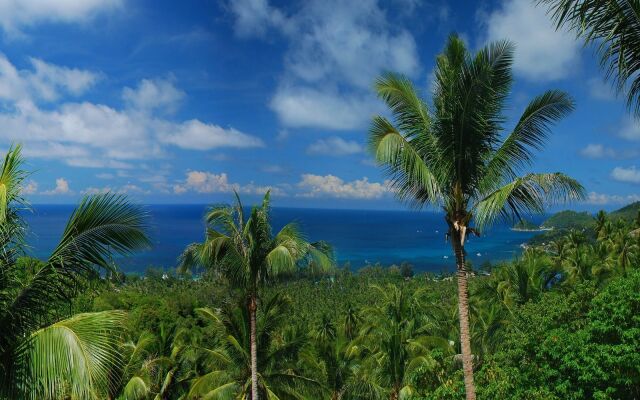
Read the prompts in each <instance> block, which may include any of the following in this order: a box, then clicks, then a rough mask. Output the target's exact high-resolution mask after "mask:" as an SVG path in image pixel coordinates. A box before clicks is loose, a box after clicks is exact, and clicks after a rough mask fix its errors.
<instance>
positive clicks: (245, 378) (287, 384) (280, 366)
mask: <svg viewBox="0 0 640 400" xmlns="http://www.w3.org/2000/svg"><path fill="white" fill-rule="evenodd" d="M245 305H246V303H245V301H244V300H242V301H241V302H240V304H236V303H227V304H225V305H224V306H223V307H222V309H220V310H212V309H210V308H201V309H198V312H199V314H200V315H201V317H202V318H203V319H204V320H205V321H207V322H209V323H210V324H211V326H212V327H213V328H214V332H215V333H216V337H217V338H218V339H219V341H220V344H219V346H217V347H215V348H213V349H202V352H203V354H204V356H203V358H204V360H205V361H204V364H205V367H206V370H205V371H204V373H203V374H202V375H201V376H199V377H197V378H195V379H194V380H193V382H192V385H191V389H190V390H189V393H188V394H187V396H186V398H187V399H201V398H206V399H228V398H229V399H230V398H235V399H249V398H253V397H250V396H253V394H252V390H253V382H252V379H253V377H252V376H253V374H254V370H253V365H252V360H253V358H254V357H252V356H251V350H252V349H254V347H253V346H252V344H251V341H252V340H253V338H252V334H251V321H250V320H251V317H250V315H249V309H248V308H246V307H244V306H245ZM290 308H291V300H290V299H289V298H288V297H286V296H284V295H282V294H275V295H274V296H273V297H271V298H270V299H268V301H266V302H265V303H264V305H263V307H261V308H260V310H259V311H258V313H257V314H258V315H257V331H256V337H257V342H256V345H257V346H256V347H255V349H256V351H257V353H258V354H259V355H260V357H259V359H258V365H257V367H258V368H257V370H255V374H256V375H257V376H258V393H259V395H260V396H261V397H263V398H268V399H283V398H287V399H288V398H296V399H298V398H305V397H303V394H304V393H305V391H311V392H313V391H314V390H315V392H317V391H318V390H319V388H320V384H319V383H318V382H316V381H315V380H313V379H310V378H307V377H305V376H303V375H302V374H301V373H300V371H298V370H297V369H296V367H295V365H296V361H297V360H298V359H299V357H300V354H301V352H302V351H303V349H304V347H305V346H306V344H307V339H306V337H305V336H304V335H302V334H301V333H300V332H296V331H290V332H286V331H285V330H284V329H283V327H284V325H285V324H286V322H287V321H288V319H289V314H288V310H289V309H290ZM283 331H285V332H283ZM287 333H288V334H287Z"/></svg>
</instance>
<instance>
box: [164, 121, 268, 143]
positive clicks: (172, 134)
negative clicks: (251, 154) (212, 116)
mask: <svg viewBox="0 0 640 400" xmlns="http://www.w3.org/2000/svg"><path fill="white" fill-rule="evenodd" d="M160 140H162V141H163V142H164V143H170V144H173V145H176V146H178V147H180V148H183V149H192V150H210V149H215V148H220V147H235V148H248V147H261V146H263V145H264V143H263V142H262V140H260V139H259V138H257V137H255V136H251V135H248V134H246V133H243V132H240V131H239V130H237V129H234V128H226V129H225V128H222V127H220V126H218V125H213V124H206V123H204V122H201V121H199V120H196V119H192V120H189V121H185V122H183V123H180V124H168V125H166V126H165V127H164V133H163V134H162V135H161V136H160Z"/></svg>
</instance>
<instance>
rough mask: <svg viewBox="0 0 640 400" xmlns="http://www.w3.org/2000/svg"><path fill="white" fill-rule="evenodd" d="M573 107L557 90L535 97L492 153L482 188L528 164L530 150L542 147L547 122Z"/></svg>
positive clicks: (548, 127)
mask: <svg viewBox="0 0 640 400" xmlns="http://www.w3.org/2000/svg"><path fill="white" fill-rule="evenodd" d="M573 108H574V102H573V99H571V97H570V96H569V95H568V94H567V93H565V92H561V91H558V90H550V91H547V92H546V93H544V94H542V95H540V96H537V97H536V98H534V99H533V100H532V101H531V102H530V103H529V105H528V106H527V108H526V109H525V111H524V113H523V114H522V116H521V117H520V120H519V121H518V123H517V124H516V126H515V128H514V129H513V131H512V132H511V133H510V134H509V135H508V136H507V138H506V139H505V140H504V141H503V142H502V144H501V145H500V147H499V148H498V149H497V150H496V151H495V152H493V154H492V156H491V159H490V160H489V161H488V163H487V168H486V172H485V174H486V175H485V177H484V178H483V181H482V185H481V186H482V188H483V189H485V188H487V187H490V186H491V185H495V182H501V181H504V180H511V179H514V178H515V177H516V176H517V169H518V168H520V167H524V166H528V165H529V164H530V163H531V161H532V159H533V154H532V151H533V150H542V147H543V146H544V144H545V141H546V139H547V137H548V135H549V133H550V125H551V124H552V123H553V122H556V121H558V120H560V119H562V118H563V117H564V116H566V115H567V114H569V113H570V112H571V111H572V110H573Z"/></svg>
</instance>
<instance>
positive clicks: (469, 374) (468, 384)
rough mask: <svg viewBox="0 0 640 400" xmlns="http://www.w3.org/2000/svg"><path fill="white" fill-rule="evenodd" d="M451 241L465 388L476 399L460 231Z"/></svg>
mask: <svg viewBox="0 0 640 400" xmlns="http://www.w3.org/2000/svg"><path fill="white" fill-rule="evenodd" d="M451 242H452V244H453V251H454V253H455V255H456V269H457V276H458V314H459V317H460V346H461V347H462V370H463V372H464V390H465V393H466V396H467V397H466V398H467V400H475V399H476V387H475V385H474V383H473V356H472V354H471V334H470V332H469V288H468V282H467V267H466V265H465V263H464V245H463V244H462V243H461V240H460V235H459V234H458V232H452V235H451Z"/></svg>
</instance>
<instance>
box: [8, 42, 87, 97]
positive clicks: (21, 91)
mask: <svg viewBox="0 0 640 400" xmlns="http://www.w3.org/2000/svg"><path fill="white" fill-rule="evenodd" d="M31 65H32V67H33V69H23V70H18V69H17V68H16V67H15V66H14V65H13V64H12V63H11V61H9V59H7V57H6V56H5V55H4V54H2V53H0V100H5V101H25V100H34V101H35V100H44V101H53V100H56V99H58V98H59V97H60V95H61V94H68V95H73V96H79V95H81V94H83V93H85V92H86V91H87V90H88V89H90V88H91V87H92V86H93V85H94V84H95V83H96V82H97V81H98V80H99V78H100V74H99V73H95V72H92V71H87V70H81V69H77V68H68V67H62V66H58V65H54V64H49V63H47V62H45V61H42V60H40V59H37V58H31Z"/></svg>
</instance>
